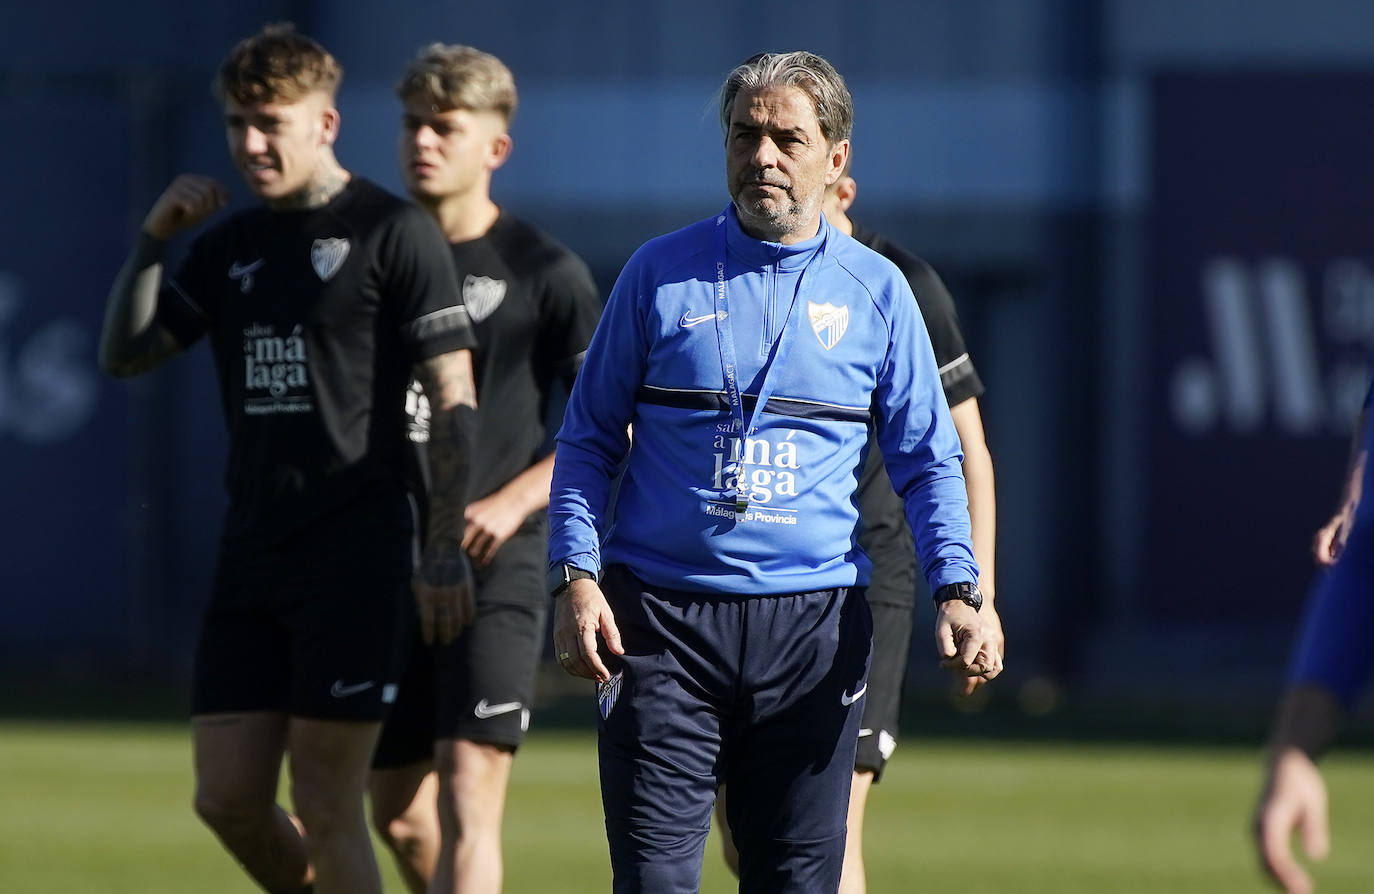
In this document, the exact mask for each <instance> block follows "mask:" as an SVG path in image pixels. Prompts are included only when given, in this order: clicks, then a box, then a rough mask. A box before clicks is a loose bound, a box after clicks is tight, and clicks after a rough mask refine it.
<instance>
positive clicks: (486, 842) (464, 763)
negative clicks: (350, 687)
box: [369, 44, 601, 894]
mask: <svg viewBox="0 0 1374 894" xmlns="http://www.w3.org/2000/svg"><path fill="white" fill-rule="evenodd" d="M397 94H398V95H399V97H400V100H401V103H402V105H403V110H402V117H401V132H400V139H399V151H400V163H401V176H402V179H403V180H404V181H405V184H406V188H407V190H408V191H409V192H410V194H411V196H412V198H414V200H415V202H416V203H417V204H418V205H420V207H422V208H424V209H425V210H426V211H428V212H429V213H430V214H431V215H432V216H433V217H434V218H435V220H437V221H438V223H439V227H440V229H442V230H443V232H444V235H446V236H447V237H448V240H449V249H450V253H451V255H452V258H453V262H454V265H455V268H456V270H457V274H458V279H459V281H460V282H461V283H462V290H463V301H464V305H465V307H466V308H467V311H468V315H469V317H470V318H471V320H472V325H473V329H474V331H475V333H476V339H477V343H476V346H475V347H474V348H473V350H472V356H473V368H474V376H475V379H476V387H477V393H478V406H479V409H478V412H477V433H476V442H475V447H474V455H473V477H472V493H471V496H472V499H471V501H470V502H469V503H468V506H467V512H466V516H465V525H464V531H463V548H464V549H465V550H467V552H468V555H469V557H470V558H471V560H472V562H473V564H474V566H475V567H474V571H475V595H474V598H475V601H476V607H477V611H476V616H475V618H474V620H473V622H472V623H471V624H470V625H468V627H467V628H466V629H465V630H464V631H463V633H462V635H461V636H460V637H459V638H458V639H457V640H455V641H454V642H452V643H450V644H447V645H436V646H435V647H433V648H432V649H426V648H425V647H424V646H423V645H417V646H416V648H415V650H414V651H413V652H412V659H411V663H410V667H409V669H408V671H407V673H406V676H405V679H404V681H403V684H402V686H401V692H400V696H399V698H398V700H397V704H396V707H395V709H394V710H393V711H392V714H391V716H390V717H389V718H388V720H387V722H386V726H385V728H384V729H383V732H382V738H381V741H380V743H379V744H378V748H377V755H376V758H375V760H374V771H373V774H372V780H371V782H370V785H369V789H370V792H371V796H372V818H373V824H374V825H375V827H376V828H377V830H378V832H379V833H380V834H381V836H382V839H383V840H384V841H386V842H387V844H388V845H389V846H390V847H391V849H392V850H393V852H394V853H395V854H396V856H397V863H398V866H399V868H400V870H401V874H402V875H403V876H404V878H405V879H406V883H407V885H408V886H409V887H410V889H411V890H412V891H415V892H421V891H424V890H426V888H428V890H430V891H433V892H435V894H439V892H456V891H463V892H470V894H477V892H493V894H494V892H497V891H500V890H501V880H502V875H503V872H502V859H501V823H502V815H503V811H504V807H505V800H506V787H507V783H508V782H509V780H510V773H511V766H512V764H513V761H514V757H515V751H516V749H517V748H518V747H519V745H520V742H521V740H522V738H523V737H524V734H525V731H526V729H527V728H528V726H529V720H530V705H531V701H532V700H533V696H534V680H535V671H536V669H537V667H538V664H539V658H540V656H541V655H542V654H543V644H544V641H545V640H544V633H545V619H546V617H547V611H548V595H547V593H546V591H545V588H544V577H545V570H546V565H547V563H546V559H545V556H546V553H547V547H548V516H547V513H546V511H545V510H546V509H547V507H548V503H549V482H550V480H551V478H552V476H553V460H554V457H553V453H552V452H551V451H547V450H546V448H545V444H546V438H545V432H544V420H545V418H546V412H547V410H548V407H549V404H550V401H551V399H552V395H553V393H554V391H555V388H556V387H557V386H559V385H562V386H565V387H571V384H572V381H573V378H574V377H575V375H576V373H577V368H578V365H579V364H580V363H581V361H582V356H583V354H584V353H585V351H586V348H587V343H588V342H589V341H590V340H591V336H592V331H593V330H594V329H595V328H596V320H597V316H598V315H599V313H600V310H601V297H600V294H599V293H598V292H597V288H596V284H595V282H593V280H592V276H591V272H590V271H589V270H588V269H587V266H586V264H584V263H583V262H582V260H581V259H580V258H578V257H577V256H576V255H575V254H573V253H572V252H571V251H569V250H568V249H566V248H564V247H563V246H562V245H559V244H558V243H557V242H555V241H554V240H552V239H551V238H549V237H548V236H546V235H545V234H543V233H541V232H540V231H538V230H536V229H535V228H533V227H531V226H530V225H528V224H526V223H525V222H524V221H522V220H520V219H519V218H517V217H515V216H514V215H512V214H510V213H509V212H508V211H506V210H504V209H502V208H501V207H499V206H498V205H497V204H496V203H495V202H493V201H492V199H491V179H492V174H493V173H494V172H495V171H496V170H497V169H498V168H500V167H501V165H502V164H504V163H505V161H506V159H507V158H508V157H509V156H510V152H511V146H512V143H511V137H510V134H509V127H510V122H511V118H512V116H513V115H514V114H515V107H516V89H515V80H514V78H513V76H512V75H511V72H510V70H509V69H508V68H507V67H506V66H505V65H504V64H503V63H502V62H501V60H499V59H497V58H496V57H495V56H492V55H490V54H488V53H483V52H481V51H479V50H475V49H473V48H471V47H465V46H446V45H443V44H433V45H431V46H428V47H425V48H424V49H422V50H421V51H420V52H419V53H418V54H417V55H416V57H415V58H414V60H413V61H412V62H411V63H410V65H409V67H408V68H407V69H406V71H405V73H404V74H403V75H402V77H401V82H400V84H399V85H398V87H397ZM420 400H423V398H422V396H421V398H420ZM427 417H428V412H427V409H426V408H425V407H424V406H423V404H420V405H419V406H417V407H416V413H415V424H414V426H413V428H412V437H413V438H414V439H415V440H416V441H417V442H419V443H420V444H423V442H424V440H425V438H426V437H427V436H428V433H429V430H430V428H431V426H428V425H427V424H426V422H427ZM417 489H418V490H419V491H420V492H421V493H423V486H421V487H419V488H417ZM436 769H437V774H436ZM436 799H437V800H436ZM436 803H437V814H436Z"/></svg>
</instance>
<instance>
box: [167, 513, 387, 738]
mask: <svg viewBox="0 0 1374 894" xmlns="http://www.w3.org/2000/svg"><path fill="white" fill-rule="evenodd" d="M288 559H289V556H283V557H282V561H281V562H275V561H274V562H271V563H262V562H254V563H252V564H251V565H250V564H247V563H244V562H242V561H237V560H235V559H234V558H233V557H231V556H229V555H227V554H224V553H221V555H220V559H219V565H218V567H217V569H216V572H215V582H214V590H213V592H212V594H211V597H210V604H209V606H208V607H207V609H206V612H205V617H204V619H203V620H202V622H201V629H200V640H199V643H198V645H197V647H196V655H195V665H194V672H193V677H192V695H191V712H192V714H220V713H237V712H244V711H272V712H280V713H285V714H290V715H292V716H296V717H312V718H318V719H325V720H360V721H379V720H381V719H382V718H383V717H384V716H385V714H386V711H387V708H388V706H389V704H390V702H391V701H392V700H394V699H395V697H396V691H397V690H396V681H397V678H398V676H399V673H400V670H401V660H402V657H403V651H404V646H405V642H406V624H405V617H406V615H405V613H406V611H407V610H408V609H407V606H409V604H410V603H411V601H412V600H411V597H410V572H411V546H410V543H409V533H408V532H407V535H406V537H405V538H404V540H402V539H401V538H397V542H395V543H391V544H386V545H379V544H376V543H373V544H372V545H371V547H370V548H369V549H367V550H361V549H340V550H338V551H335V552H333V553H332V557H331V559H330V561H328V562H326V563H320V562H311V563H309V564H308V567H306V566H307V563H306V562H304V561H301V562H296V563H292V562H290V561H288Z"/></svg>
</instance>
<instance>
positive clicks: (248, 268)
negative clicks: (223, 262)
mask: <svg viewBox="0 0 1374 894" xmlns="http://www.w3.org/2000/svg"><path fill="white" fill-rule="evenodd" d="M263 263H264V259H263V258H258V259H257V260H256V261H254V262H253V263H251V264H240V263H239V262H238V261H235V262H234V263H232V264H230V265H229V278H230V279H241V278H243V277H245V276H247V275H248V274H250V273H252V272H253V271H254V270H257V269H258V268H259V267H261V266H262V265H263Z"/></svg>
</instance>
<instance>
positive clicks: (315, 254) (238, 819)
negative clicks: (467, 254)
mask: <svg viewBox="0 0 1374 894" xmlns="http://www.w3.org/2000/svg"><path fill="white" fill-rule="evenodd" d="M341 77H342V70H341V68H340V66H339V65H338V63H337V62H336V61H335V59H334V57H333V56H331V55H330V54H329V53H328V52H327V51H326V50H325V49H324V48H323V47H321V46H320V45H319V44H318V43H316V42H315V41H313V40H311V39H310V38H308V37H306V36H304V35H301V34H299V33H297V32H296V31H295V30H294V29H293V28H292V27H291V26H289V25H271V26H268V27H267V28H265V29H263V31H261V32H260V33H258V34H256V35H254V36H252V37H249V38H247V39H245V40H243V41H242V42H240V43H239V44H238V45H237V46H235V47H234V48H233V49H232V50H231V51H230V53H229V55H228V57H227V58H226V59H225V60H224V62H223V64H222V65H221V67H220V70H219V74H218V77H217V79H216V81H215V95H216V97H217V98H218V99H219V100H220V102H221V103H222V105H223V109H224V122H225V133H226V136H227V140H228V146H229V153H230V155H231V157H232V160H233V162H234V164H235V166H236V167H237V168H238V169H239V172H240V173H241V174H242V176H243V178H244V180H245V182H246V183H247V184H248V187H249V189H250V190H251V191H252V192H253V194H254V195H255V196H256V197H257V198H258V199H260V200H261V202H262V204H261V205H259V206H255V207H253V208H249V209H246V210H242V211H238V212H236V213H234V214H232V215H231V216H229V217H228V218H226V219H224V220H221V221H219V222H218V223H216V224H215V225H213V226H211V227H210V228H209V229H207V230H205V231H204V232H203V233H201V234H200V236H199V237H198V238H197V239H196V240H195V241H194V243H193V244H192V245H191V247H190V250H189V253H188V254H187V257H186V259H185V261H184V262H183V263H182V264H181V267H180V269H179V270H178V272H177V273H176V275H175V276H174V277H164V275H163V270H162V257H163V254H164V251H165V246H166V243H167V241H168V240H169V239H171V238H172V237H173V236H175V235H177V234H179V233H182V232H184V231H187V230H189V229H191V228H193V227H195V226H197V225H198V224H200V223H201V222H202V221H204V220H206V219H207V218H208V217H210V215H212V214H213V213H214V212H215V211H216V210H218V209H219V208H220V207H222V206H223V205H224V204H225V202H226V199H227V195H226V191H225V189H224V188H223V187H222V186H221V185H219V184H218V183H216V182H214V181H213V180H211V179H209V178H206V177H202V176H196V175H189V174H188V175H182V176H180V177H177V178H176V179H175V180H174V181H173V182H172V184H171V185H170V186H169V187H168V188H167V190H166V191H165V192H164V193H163V194H162V196H161V197H160V198H159V199H158V200H157V202H156V203H155V204H154V205H153V207H152V210H150V211H149V212H148V215H147V217H146V218H145V219H144V222H143V227H142V232H141V234H140V237H139V240H138V244H137V246H136V247H135V249H134V251H133V253H132V255H131V256H130V258H129V260H128V262H127V263H126V264H125V266H124V268H123V269H122V270H121V271H120V273H119V275H118V276H117V278H116V280H115V283H114V285H113V287H112V289H111V294H110V299H109V305H108V309H107V312H106V318H105V326H104V331H103V333H102V336H101V346H100V362H101V366H102V368H103V369H104V370H106V371H107V372H109V373H111V374H113V375H117V376H130V375H135V374H138V373H142V372H145V371H147V370H149V369H152V368H153V367H155V366H157V365H158V364H160V363H161V362H163V361H164V360H166V359H167V358H168V357H170V356H171V355H173V354H174V353H176V352H178V351H180V350H182V349H184V348H186V347H188V346H189V345H191V344H192V343H193V342H195V341H196V340H197V339H199V338H200V337H201V336H208V339H209V342H210V348H211V351H212V353H213V356H214V361H215V366H216V371H217V373H218V378H219V385H220V394H221V399H222V402H223V408H224V413H225V419H226V423H227V428H228V433H229V459H228V469H227V473H226V476H225V483H226V486H227V488H228V491H229V508H228V512H227V515H226V517H225V521H224V529H223V534H222V537H221V542H220V551H219V558H218V563H217V568H216V572H215V579H214V589H213V592H212V594H211V597H210V603H209V606H208V608H207V609H206V613H205V616H204V619H203V622H202V626H201V631H200V638H199V642H198V645H197V649H196V654H195V665H194V678H193V681H192V690H193V691H192V715H193V717H192V742H193V749H194V759H195V777H196V792H195V808H196V811H197V812H198V813H199V814H200V816H201V817H202V819H204V821H205V822H206V823H207V824H208V825H209V826H210V828H211V829H212V830H213V831H214V832H215V834H216V835H218V836H219V838H220V840H221V841H222V842H223V844H224V845H225V847H226V848H228V850H229V851H230V853H232V854H233V856H234V857H235V858H236V859H237V860H238V861H239V862H240V863H241V864H242V866H243V868H244V870H245V871H246V872H247V873H248V874H249V875H250V876H252V877H253V879H254V880H255V881H256V882H257V883H258V884H259V885H261V886H262V887H263V888H264V889H265V890H267V891H270V892H295V891H310V890H314V891H318V892H329V894H334V892H360V894H361V892H369V894H375V892H380V890H381V881H380V876H379V874H378V871H377V864H376V860H375V858H374V856H373V852H372V845H371V840H370V838H369V835H368V828H367V821H366V816H365V811H364V805H363V796H364V790H365V784H366V780H367V772H368V766H369V763H370V761H371V758H372V752H373V748H374V746H375V744H376V741H377V736H378V732H379V730H380V728H381V720H382V717H383V715H384V713H385V711H386V709H387V707H388V704H389V703H390V701H391V700H392V699H393V698H394V697H395V693H396V682H397V679H398V676H399V671H400V665H401V657H402V652H403V650H404V645H405V637H404V634H405V633H406V631H407V630H408V627H407V625H406V623H405V619H406V618H407V616H408V614H409V612H410V608H409V602H410V600H411V598H412V594H411V590H412V579H411V577H412V573H414V581H413V587H414V597H413V598H415V599H416V600H417V602H418V606H419V612H420V615H421V617H422V619H423V623H424V626H425V630H426V635H427V636H429V637H431V638H435V637H437V638H438V639H440V640H447V639H451V638H452V637H453V636H455V635H456V634H457V632H458V630H459V629H460V628H461V627H462V625H463V624H464V623H466V621H467V620H468V617H469V616H470V615H471V613H472V603H471V590H470V569H469V567H468V562H467V559H466V553H465V551H464V550H463V548H462V543H463V539H464V531H463V527H462V524H463V511H464V508H465V505H466V489H467V482H468V470H469V465H470V460H471V454H472V449H473V448H472V441H473V429H474V423H475V410H474V400H475V398H474V386H473V379H472V365H471V357H470V354H469V351H468V349H469V348H470V347H471V346H472V345H473V343H474V340H473V334H472V329H471V327H470V325H469V323H468V318H467V314H466V312H465V311H464V310H463V308H462V307H461V305H459V304H458V303H457V302H458V301H459V294H458V285H457V282H456V281H455V279H454V273H453V265H452V262H451V261H450V259H449V257H448V249H447V246H446V245H445V243H444V239H443V236H442V234H441V233H440V232H439V230H438V228H437V227H436V226H435V225H434V222H433V221H432V220H431V219H430V218H429V217H428V216H427V215H426V214H424V212H423V211H421V210H419V209H418V208H416V207H415V206H414V205H412V204H411V203H409V202H406V201H404V200H403V199H400V198H398V197H396V196H393V195H391V194H389V193H387V192H385V191H383V190H382V189H380V188H379V187H377V186H376V185H374V184H372V183H370V182H368V181H366V180H364V179H362V178H360V177H354V176H352V175H350V174H349V172H348V171H346V170H344V169H343V168H342V167H341V166H340V165H339V163H338V161H337V160H336V158H335V155H334V151H333V145H334V141H335V138H336V137H337V136H338V133H339V113H338V111H337V110H336V109H335V107H334V97H335V93H336V91H337V89H338V85H339V81H340V78H341ZM412 376H415V377H418V378H419V380H420V381H421V382H422V383H423V387H424V390H425V393H426V394H427V395H428V396H429V398H430V403H431V408H432V413H433V419H432V424H431V429H432V431H433V432H434V433H435V434H434V436H433V437H431V439H430V444H429V454H428V458H429V474H430V479H431V490H430V494H431V499H430V515H429V519H428V528H429V539H428V542H427V546H426V548H425V551H424V554H423V556H422V558H421V561H420V565H419V568H418V571H416V570H415V566H414V556H413V549H414V547H413V538H414V523H413V509H412V505H411V502H410V497H409V494H408V492H407V486H406V474H405V457H406V455H407V450H408V446H407V442H406V439H405V434H404V425H405V402H406V393H407V388H408V383H409V381H410V379H411V377H412ZM284 755H289V757H290V763H289V770H290V779H291V798H292V804H293V807H294V811H295V815H294V816H293V815H292V814H290V813H288V812H287V811H285V810H284V809H282V808H281V807H279V806H278V805H277V803H276V791H277V783H278V776H279V773H280V768H281V762H282V758H283V756H284Z"/></svg>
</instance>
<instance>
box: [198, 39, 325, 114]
mask: <svg viewBox="0 0 1374 894" xmlns="http://www.w3.org/2000/svg"><path fill="white" fill-rule="evenodd" d="M341 81H343V66H341V65H339V62H338V60H337V59H335V58H334V57H333V56H332V55H330V54H329V51H328V50H326V49H325V48H324V47H322V46H320V44H319V43H318V42H316V41H315V40H313V39H311V38H309V37H306V36H305V35H304V34H301V33H300V32H298V31H297V30H296V26H295V25H293V24H291V23H290V22H277V23H274V24H271V25H267V26H265V27H264V28H263V29H262V30H261V31H259V32H258V33H257V34H254V35H253V36H252V37H246V38H244V39H243V40H241V41H239V42H238V43H237V44H235V46H234V48H233V49H232V50H230V51H229V55H227V56H225V57H224V61H223V62H222V63H220V67H219V73H218V74H217V75H216V76H215V81H214V84H213V86H212V88H211V89H212V91H213V92H214V94H215V98H216V99H218V100H219V101H220V102H225V101H228V100H233V101H234V102H236V103H238V104H240V105H251V104H253V103H261V102H297V101H299V100H301V99H303V98H304V97H305V96H307V95H309V94H311V93H315V92H320V93H324V94H326V95H327V96H328V97H329V98H330V99H331V100H332V99H334V97H335V95H336V94H337V93H338V90H339V83H340V82H341Z"/></svg>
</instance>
